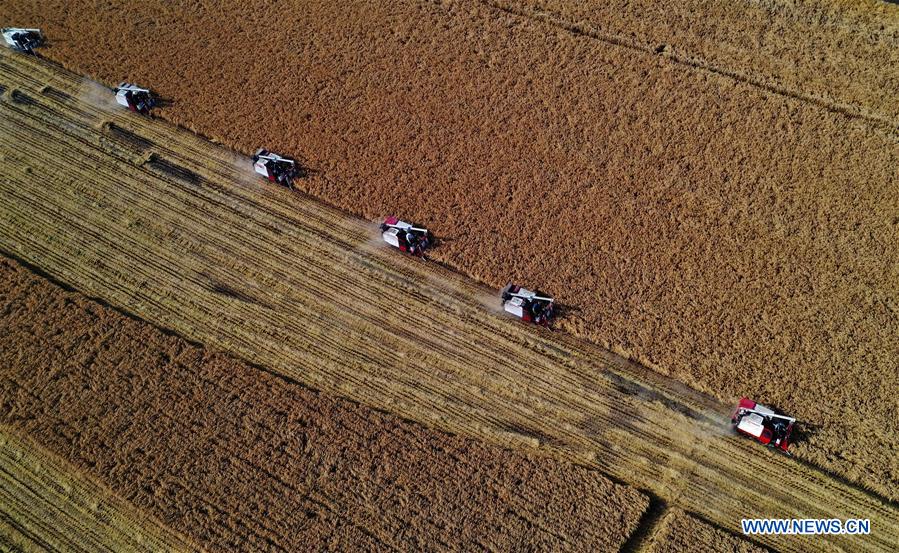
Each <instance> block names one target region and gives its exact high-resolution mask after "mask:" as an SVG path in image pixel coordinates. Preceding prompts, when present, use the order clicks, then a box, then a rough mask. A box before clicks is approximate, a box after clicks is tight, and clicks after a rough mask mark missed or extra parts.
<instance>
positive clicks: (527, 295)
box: [502, 284, 555, 326]
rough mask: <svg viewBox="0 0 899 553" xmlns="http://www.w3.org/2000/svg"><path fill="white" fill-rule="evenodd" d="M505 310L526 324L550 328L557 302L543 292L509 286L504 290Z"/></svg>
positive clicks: (513, 285)
mask: <svg viewBox="0 0 899 553" xmlns="http://www.w3.org/2000/svg"><path fill="white" fill-rule="evenodd" d="M502 297H503V299H502V302H503V310H504V311H505V312H506V313H510V314H512V315H515V316H516V317H518V318H519V319H521V320H522V321H525V322H529V323H534V324H538V325H542V326H548V325H549V322H550V320H552V318H553V317H554V316H555V300H554V299H553V298H551V297H549V296H547V295H545V294H542V293H541V292H532V291H531V290H528V289H526V288H522V287H521V286H516V285H515V284H509V285H507V286H506V287H505V288H503V295H502Z"/></svg>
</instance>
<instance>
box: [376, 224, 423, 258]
mask: <svg viewBox="0 0 899 553" xmlns="http://www.w3.org/2000/svg"><path fill="white" fill-rule="evenodd" d="M381 238H383V239H384V241H385V242H387V243H388V244H390V245H391V246H393V247H394V248H398V249H399V250H400V251H401V252H407V253H410V254H412V255H415V256H418V257H424V255H425V250H427V249H428V248H429V247H430V246H431V235H430V234H428V229H426V228H421V227H416V226H414V225H412V224H411V223H407V222H405V221H400V220H399V219H397V218H396V217H388V218H387V219H385V220H384V222H383V223H381Z"/></svg>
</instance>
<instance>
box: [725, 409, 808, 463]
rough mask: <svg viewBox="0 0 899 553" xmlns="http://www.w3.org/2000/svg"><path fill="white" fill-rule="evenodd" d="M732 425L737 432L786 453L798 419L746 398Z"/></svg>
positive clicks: (734, 415)
mask: <svg viewBox="0 0 899 553" xmlns="http://www.w3.org/2000/svg"><path fill="white" fill-rule="evenodd" d="M731 423H732V424H733V425H734V428H736V430H737V432H739V433H741V434H745V435H746V436H749V437H751V438H754V439H755V440H757V441H758V442H760V443H762V444H764V445H767V446H770V447H774V448H777V449H780V450H781V451H783V452H785V453H786V452H787V449H788V448H789V447H790V435H791V434H792V433H793V425H794V424H795V423H796V419H794V418H793V417H787V416H786V415H781V414H780V413H777V412H775V411H774V410H773V409H771V408H769V407H765V406H764V405H762V404H760V403H756V402H754V401H752V400H751V399H749V398H745V397H744V398H743V399H741V400H740V403H739V404H738V405H737V408H736V409H735V410H734V414H733V417H731Z"/></svg>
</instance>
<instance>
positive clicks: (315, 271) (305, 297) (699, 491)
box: [0, 55, 899, 551]
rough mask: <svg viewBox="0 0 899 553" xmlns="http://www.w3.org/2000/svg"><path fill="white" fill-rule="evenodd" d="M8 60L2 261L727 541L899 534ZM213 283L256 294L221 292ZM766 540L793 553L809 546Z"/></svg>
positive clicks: (874, 539) (666, 393)
mask: <svg viewBox="0 0 899 553" xmlns="http://www.w3.org/2000/svg"><path fill="white" fill-rule="evenodd" d="M2 59H3V60H4V63H5V64H6V65H8V66H10V67H11V68H13V69H11V70H10V71H9V73H7V75H8V76H5V77H4V80H6V81H8V82H4V83H2V84H3V85H5V86H8V87H9V88H14V89H17V90H22V91H23V93H25V94H28V96H29V97H30V98H32V99H33V100H34V101H33V102H31V103H14V102H12V101H10V100H9V96H8V95H7V96H4V97H3V101H2V105H0V110H2V115H3V119H2V121H0V153H2V155H3V156H4V158H5V159H4V167H5V168H4V172H5V178H4V180H3V181H2V185H0V213H2V217H0V237H2V238H0V249H2V250H3V251H5V252H7V253H8V254H11V255H13V256H15V257H18V258H20V259H22V260H24V261H25V262H27V263H29V264H32V265H34V266H37V267H39V268H40V269H41V270H43V271H45V272H46V273H48V274H49V275H51V276H52V277H53V278H56V279H58V280H60V281H63V282H67V283H69V284H71V285H72V286H74V287H75V288H77V289H78V290H80V291H82V292H84V293H86V294H88V295H90V296H94V297H99V298H102V299H103V300H104V301H107V302H108V303H110V304H111V305H113V306H115V307H117V308H119V309H122V310H124V311H126V312H129V313H134V314H135V315H137V316H139V317H142V318H145V319H148V320H150V321H152V322H154V323H156V324H157V325H159V326H162V327H164V328H169V329H172V330H174V331H176V332H178V333H179V334H181V335H184V336H186V337H188V338H189V339H192V340H196V341H200V342H203V343H208V344H210V345H212V346H214V347H216V348H222V349H227V350H229V351H233V352H235V353H237V354H239V355H241V356H243V357H244V358H246V359H248V360H250V361H252V362H254V363H258V364H260V365H263V366H266V367H268V368H269V369H271V370H273V371H275V372H278V373H281V374H284V375H286V376H288V377H290V378H292V379H295V380H298V381H300V382H302V383H305V384H307V385H309V386H312V387H315V388H319V389H322V390H325V391H327V392H329V393H335V394H339V395H342V396H345V397H349V398H351V399H353V400H355V401H359V402H361V403H364V404H367V405H371V406H373V407H376V408H379V409H384V410H388V411H391V412H394V413H397V414H399V415H401V416H403V417H407V418H410V419H414V420H418V421H420V422H424V423H426V424H429V425H432V426H436V427H438V428H440V429H442V430H446V431H449V432H454V433H460V434H464V435H469V436H476V437H479V438H482V439H485V440H487V441H489V442H492V443H496V444H500V445H503V446H508V447H514V448H530V449H533V448H536V449H537V450H538V451H540V452H543V453H545V454H548V455H554V456H558V457H560V458H564V459H569V460H574V461H576V462H579V463H583V464H586V465H589V466H593V467H597V468H600V469H602V470H603V471H604V472H605V473H607V474H609V475H610V476H612V477H613V478H615V479H617V480H619V481H622V482H626V483H628V484H631V485H633V486H636V487H637V488H639V489H644V490H649V491H650V492H651V493H653V494H655V495H656V496H658V497H659V498H661V499H662V500H664V501H665V502H666V503H667V504H669V505H672V506H677V507H680V508H683V509H684V510H686V511H688V512H692V513H695V514H697V515H698V516H699V517H700V518H702V519H703V520H708V521H711V522H713V523H714V524H716V525H718V526H719V527H721V528H730V529H734V530H736V528H737V525H738V524H739V519H740V518H742V517H744V516H753V514H755V516H782V517H790V516H795V517H811V516H819V517H822V518H829V517H839V516H842V517H849V516H862V515H863V516H865V517H868V518H871V519H872V525H873V526H874V528H875V529H877V530H876V532H875V533H873V534H872V535H870V536H867V537H865V538H852V539H850V538H848V537H843V536H829V537H826V538H816V539H817V540H826V541H828V542H830V543H832V544H834V545H836V546H839V547H843V548H847V549H852V550H858V551H877V550H889V548H890V547H891V544H893V543H896V542H897V541H899V528H897V527H896V520H899V511H897V508H896V506H895V505H893V504H890V503H889V502H887V501H885V500H883V499H881V498H879V497H877V496H875V495H873V494H870V493H867V492H865V491H863V490H861V489H859V488H857V487H854V486H852V485H849V484H847V483H846V482H843V481H840V480H838V479H835V478H832V477H831V476H829V475H827V474H825V473H823V472H821V471H820V470H818V469H816V468H814V467H810V466H807V465H803V464H801V463H797V462H795V461H793V460H790V459H787V458H785V457H782V456H778V455H776V454H772V453H771V452H768V451H766V450H764V449H762V448H760V447H758V446H756V445H755V444H752V443H750V442H748V441H744V440H741V439H738V438H735V437H732V436H729V435H727V434H726V433H723V432H721V425H722V424H723V420H724V419H725V418H726V416H727V406H724V405H721V404H720V403H718V402H716V401H714V400H711V399H709V398H707V397H704V396H702V395H700V394H697V393H695V392H692V391H690V390H688V389H686V388H685V387H683V386H682V385H679V384H677V383H674V382H671V381H667V380H665V379H663V378H661V377H658V376H655V375H653V374H651V373H649V372H648V371H646V370H644V369H642V368H640V367H638V366H636V365H634V364H632V363H629V362H627V361H625V360H624V359H622V358H620V357H617V356H615V355H612V354H610V353H608V352H605V351H603V350H601V349H599V348H597V347H594V346H590V345H588V344H585V343H582V342H580V341H577V340H574V339H572V338H570V337H568V336H565V335H562V334H559V333H552V332H546V331H542V330H539V329H537V330H535V329H531V328H527V327H524V326H522V325H520V324H518V323H517V322H515V321H512V320H509V319H505V318H502V317H499V316H496V315H495V314H494V313H490V312H488V311H487V310H485V309H484V308H483V305H481V303H480V301H479V300H476V299H475V298H481V297H484V296H485V295H487V296H489V294H490V292H489V291H487V290H485V289H483V288H482V287H479V286H477V285H475V284H473V283H471V282H470V281H468V280H466V279H464V278H462V277H461V276H459V275H457V274H454V273H452V272H450V271H447V270H445V269H443V268H442V267H439V266H436V265H433V264H428V263H421V262H419V261H417V260H412V259H408V258H405V257H401V256H399V255H395V252H393V251H387V250H371V248H367V247H366V245H368V244H370V234H369V230H368V229H369V228H370V226H369V224H368V223H366V222H363V221H358V220H355V219H351V218H348V217H345V216H344V214H342V213H340V212H339V211H337V210H334V209H330V208H327V207H325V206H322V205H320V204H317V203H315V202H313V201H310V200H308V199H307V198H305V197H302V196H299V195H294V194H290V193H288V192H286V191H280V190H271V189H269V188H266V187H265V186H263V185H262V184H261V183H259V184H255V185H254V184H249V183H248V181H247V180H246V174H245V173H243V172H242V171H241V170H239V169H238V168H237V167H236V166H235V163H234V161H235V160H234V155H233V154H232V153H230V152H225V151H223V150H221V149H219V148H216V147H215V146H214V145H212V144H209V143H207V142H205V141H203V140H202V139H200V138H199V137H196V136H194V135H192V134H190V133H186V132H184V131H180V130H177V129H173V128H172V127H170V126H168V125H164V124H160V123H158V122H155V121H152V120H150V119H138V118H134V117H130V116H129V115H128V114H125V113H117V112H106V111H104V110H97V111H95V112H92V111H91V107H90V106H89V105H84V104H83V103H81V102H80V101H79V100H77V99H76V100H69V99H65V98H64V97H63V96H57V95H53V96H46V95H44V96H42V95H40V94H39V93H38V92H35V91H39V90H40V89H41V88H42V87H43V86H44V85H45V84H46V82H47V81H50V80H51V79H53V81H52V82H53V83H54V84H53V86H54V88H55V89H58V90H61V91H62V92H63V93H64V94H68V95H69V96H73V97H74V96H75V95H74V94H72V92H73V90H74V89H76V88H77V87H78V86H79V82H80V80H79V78H78V77H75V76H72V75H70V74H67V73H65V72H63V71H61V70H60V69H58V68H54V67H51V66H49V65H46V64H44V63H42V62H40V61H39V60H34V59H26V58H21V57H16V58H12V57H11V56H9V55H6V56H4V57H3V58H2ZM70 104H74V105H73V106H71V107H72V109H71V110H69V109H67V108H68V107H69V105H70ZM110 124H114V125H116V126H118V127H119V128H122V129H126V130H127V131H128V132H131V133H133V134H135V135H136V136H139V137H141V138H142V139H144V140H147V141H148V142H151V143H152V144H154V146H153V147H152V148H150V150H152V151H153V153H156V154H158V155H160V156H162V157H164V158H165V159H166V160H167V161H168V162H169V163H173V164H176V165H178V166H180V167H184V168H186V169H188V170H190V171H192V172H193V173H195V174H196V175H198V176H199V177H200V179H201V183H200V185H199V186H197V185H195V184H191V183H186V182H184V181H182V180H179V179H174V178H171V179H170V178H167V177H166V175H165V174H163V173H158V172H154V171H150V170H148V169H147V168H146V167H145V166H144V165H143V164H142V161H141V160H145V159H146V158H142V157H140V156H138V158H135V156H134V153H133V150H129V149H128V147H127V145H126V144H125V142H127V141H120V144H119V145H118V146H116V145H115V142H116V140H117V139H116V138H115V137H114V136H111V134H110V133H108V132H106V131H104V128H106V129H109V128H111V126H110ZM110 141H111V142H110ZM48 152H49V153H52V154H53V155H52V156H50V157H49V159H46V158H47V157H48V156H47V154H48ZM36 159H40V160H41V164H40V165H37V166H33V167H32V166H30V165H33V163H32V162H33V160H36ZM45 159H46V160H45ZM313 178H315V177H313ZM231 183H233V184H231ZM210 275H212V276H214V279H215V281H216V282H217V283H219V284H220V285H224V286H226V287H227V288H228V289H230V290H236V291H239V292H241V293H243V294H246V295H248V296H252V297H255V298H258V299H260V300H261V301H260V302H245V301H240V300H239V299H236V298H234V297H232V295H228V294H221V293H219V292H216V290H215V289H214V287H213V286H210ZM763 541H764V543H765V544H766V545H770V546H773V547H776V548H778V549H781V550H785V551H791V550H801V549H802V548H803V547H805V546H808V544H809V543H810V542H808V541H805V540H803V539H795V538H790V539H785V538H777V537H767V538H764V540H763ZM816 543H817V542H816Z"/></svg>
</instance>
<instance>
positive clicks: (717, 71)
mask: <svg viewBox="0 0 899 553" xmlns="http://www.w3.org/2000/svg"><path fill="white" fill-rule="evenodd" d="M437 3H438V4H439V2H437ZM481 3H482V4H484V5H485V6H487V7H489V8H491V9H493V10H498V11H502V12H505V13H507V14H510V15H511V16H513V17H520V18H525V19H529V20H531V21H535V22H538V23H542V24H545V25H550V26H552V27H555V28H557V29H561V30H563V31H567V32H569V33H571V34H574V35H577V36H583V37H587V38H591V39H594V40H599V41H601V42H605V43H606V44H610V45H612V46H619V47H622V48H627V49H630V50H635V51H638V52H642V53H644V54H648V55H651V56H663V57H665V58H666V59H668V60H670V61H671V62H673V63H677V64H680V65H685V66H687V67H691V68H693V69H695V70H697V71H703V72H706V73H711V74H713V75H718V76H721V77H726V78H728V79H732V80H734V81H737V82H740V83H744V84H748V85H750V86H753V87H755V88H758V89H760V90H764V91H765V92H770V93H772V94H776V95H778V96H783V97H786V98H790V99H793V100H798V101H800V102H805V103H808V104H812V105H815V106H818V107H820V108H823V109H826V110H828V111H832V112H834V113H839V114H841V115H845V116H846V117H849V118H852V119H859V120H862V121H865V122H866V123H869V124H871V125H872V126H874V127H876V128H879V129H881V130H883V131H886V132H887V133H889V134H896V133H897V132H899V121H896V120H895V119H893V118H891V117H889V116H887V115H884V114H882V113H878V112H875V111H872V110H870V109H866V108H864V107H863V106H860V105H857V104H851V103H843V102H839V101H837V100H835V99H834V98H831V97H827V96H822V95H818V94H811V93H807V92H804V91H802V90H798V89H791V88H787V87H784V86H779V85H775V84H772V83H770V82H766V81H765V79H763V78H761V77H759V76H756V75H753V74H751V73H743V72H740V71H735V70H732V69H729V68H727V67H725V66H722V65H716V64H714V63H711V62H709V61H708V60H705V59H702V58H698V57H694V56H687V55H682V54H679V53H677V52H671V51H667V50H659V49H658V48H653V47H652V46H648V45H646V44H643V43H641V42H640V41H639V40H637V39H636V38H628V37H625V36H621V35H617V34H613V33H608V32H605V31H603V30H602V29H600V28H599V27H597V26H595V25H593V24H592V23H590V22H585V21H581V22H578V23H575V22H573V21H569V20H567V19H565V18H564V17H562V16H561V15H559V14H557V13H553V12H551V11H548V10H544V9H540V8H533V9H527V8H522V7H517V6H513V5H511V4H509V3H508V2H504V1H503V0H481Z"/></svg>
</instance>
